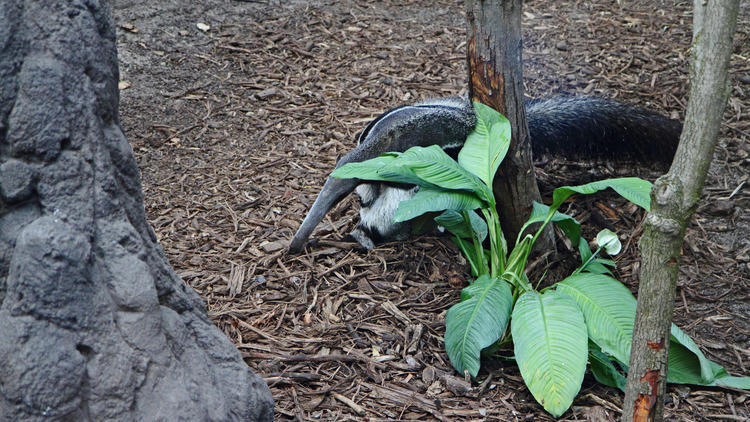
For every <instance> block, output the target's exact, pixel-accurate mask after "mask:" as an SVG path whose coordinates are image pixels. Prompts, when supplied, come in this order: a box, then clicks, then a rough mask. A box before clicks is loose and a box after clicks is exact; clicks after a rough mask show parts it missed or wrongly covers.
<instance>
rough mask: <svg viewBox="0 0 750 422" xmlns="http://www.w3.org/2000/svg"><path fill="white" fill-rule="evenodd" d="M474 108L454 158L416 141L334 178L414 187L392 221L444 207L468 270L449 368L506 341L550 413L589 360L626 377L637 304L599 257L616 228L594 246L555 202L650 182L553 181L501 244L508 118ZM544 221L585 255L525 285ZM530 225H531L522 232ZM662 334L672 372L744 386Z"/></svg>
mask: <svg viewBox="0 0 750 422" xmlns="http://www.w3.org/2000/svg"><path fill="white" fill-rule="evenodd" d="M474 109H475V111H476V115H477V125H476V127H475V129H474V131H473V132H472V133H471V134H470V135H469V136H468V138H467V139H466V142H465V144H464V146H463V148H462V150H461V152H460V153H459V155H458V162H456V161H455V160H453V159H452V158H451V157H449V156H448V155H447V154H446V153H445V152H444V151H443V150H442V149H441V148H440V147H438V146H434V145H433V146H429V147H413V148H410V149H409V150H407V151H405V152H403V153H388V154H384V155H382V156H380V157H378V158H375V159H372V160H369V161H365V162H361V163H350V164H347V165H344V166H342V167H340V168H338V169H337V170H335V171H334V172H333V173H332V176H333V177H344V178H347V177H348V178H352V177H354V178H358V179H364V180H375V181H385V182H398V183H409V184H416V185H419V186H420V188H419V190H418V191H417V193H416V194H415V195H414V197H412V198H411V199H409V200H406V201H403V202H401V204H400V205H399V207H398V210H397V212H396V216H395V220H396V221H406V220H410V219H413V218H415V217H418V216H421V215H423V214H425V213H430V212H441V214H440V215H438V216H437V217H435V222H436V223H437V224H439V225H441V226H443V227H444V228H445V229H446V230H448V231H449V232H450V233H451V234H453V240H454V241H455V243H456V244H457V245H458V247H459V248H460V249H461V251H463V253H464V254H465V255H466V257H467V260H468V261H469V263H470V266H471V272H472V274H473V275H474V276H475V277H476V279H475V280H474V281H471V282H470V284H469V286H468V287H466V288H464V289H463V290H462V291H461V300H460V302H459V303H457V304H455V305H454V306H453V307H451V308H450V309H449V310H448V312H447V314H446V332H445V348H446V351H447V353H448V356H449V358H450V360H451V363H452V364H453V367H454V368H455V369H456V370H457V371H458V372H459V373H462V374H468V375H470V376H471V377H472V378H475V377H476V376H477V375H478V373H479V369H480V356H481V354H482V352H483V351H484V350H486V349H487V348H488V347H490V346H493V345H495V344H497V343H498V342H504V341H506V340H511V339H512V341H513V350H514V354H515V360H516V362H517V363H518V366H519V368H520V371H521V375H522V377H523V379H524V381H525V383H526V385H527V387H528V388H529V390H530V391H531V393H532V395H533V396H534V398H535V399H536V400H537V401H538V402H539V403H541V404H542V406H544V408H545V409H546V410H547V411H548V412H549V413H551V414H552V415H554V416H556V417H557V416H560V415H562V414H563V413H564V412H565V411H566V410H567V409H568V408H569V407H570V405H571V403H572V402H573V399H574V398H575V396H576V395H577V394H578V391H579V390H580V387H581V383H582V382H583V377H584V374H585V371H586V367H587V363H588V364H589V368H590V370H591V372H592V374H593V375H594V377H595V379H596V380H597V381H599V382H601V383H603V384H606V385H609V386H614V387H618V388H620V389H624V385H625V378H624V377H623V375H622V374H621V373H620V371H619V370H618V369H617V367H616V366H615V363H616V364H617V365H618V366H619V367H620V368H622V369H624V370H626V369H627V368H626V364H627V362H629V354H630V344H631V338H632V331H633V322H634V319H635V307H636V300H635V298H634V297H633V295H632V294H631V293H630V291H629V290H628V289H627V288H626V287H625V286H624V285H622V284H621V283H620V282H618V281H617V280H615V279H614V278H612V277H611V272H610V270H609V268H608V267H612V266H614V261H612V260H610V259H606V258H602V257H601V256H600V253H601V252H602V251H606V252H607V253H608V254H609V255H615V254H617V253H618V252H619V250H620V241H619V239H618V238H617V235H616V234H615V233H612V232H611V231H609V230H603V231H602V232H600V233H599V234H598V235H597V239H596V240H597V245H598V248H597V249H596V250H595V251H593V252H592V251H591V250H590V249H589V245H588V243H587V242H586V241H585V240H584V241H581V226H580V224H579V223H578V222H577V221H576V220H575V219H574V218H572V217H570V216H568V215H565V214H562V213H560V212H558V208H559V207H560V206H561V205H562V203H563V202H564V201H565V200H567V199H568V198H569V197H570V196H571V195H574V194H591V193H595V192H598V191H601V190H604V189H608V188H611V189H613V190H615V191H616V192H617V193H619V194H620V195H621V196H623V197H624V198H626V199H627V200H629V201H631V202H633V203H635V204H637V205H639V206H641V207H643V208H645V209H646V210H648V209H649V205H650V196H649V195H650V191H651V183H649V182H648V181H645V180H641V179H638V178H618V179H608V180H601V181H597V182H592V183H588V184H585V185H580V186H564V187H561V188H557V189H555V191H554V193H553V197H552V203H551V204H550V205H544V204H539V203H534V204H533V208H532V213H531V216H530V217H529V219H528V221H527V222H526V224H525V225H524V226H523V228H522V230H521V233H520V234H519V235H518V238H517V239H516V242H515V245H513V247H512V249H510V250H509V249H508V245H507V243H506V241H505V238H504V236H503V231H502V228H501V226H500V220H499V217H498V214H497V210H496V200H495V197H494V194H493V191H492V181H493V178H494V176H495V173H496V171H497V169H498V167H499V165H500V163H501V162H502V160H503V158H504V157H505V154H506V153H507V151H508V147H509V145H510V124H509V122H508V120H507V119H505V117H503V116H502V115H500V114H499V113H498V112H496V111H495V110H493V109H492V108H490V107H487V106H484V105H482V104H479V103H474ZM477 210H478V211H479V213H477ZM480 214H481V217H480ZM482 217H484V218H482ZM550 222H552V223H554V224H556V225H557V226H558V227H559V228H560V229H561V230H562V231H563V232H564V233H565V235H566V236H567V237H568V238H569V239H570V240H571V242H572V244H573V245H575V246H578V250H579V252H580V255H581V260H582V264H581V266H580V267H578V268H577V269H576V270H575V271H574V272H573V274H571V275H570V276H569V277H567V278H565V279H564V280H562V281H560V282H559V283H556V284H554V285H553V286H550V287H547V288H545V289H542V290H537V288H538V284H539V283H537V286H533V285H532V283H531V282H530V281H529V279H528V277H527V275H526V272H525V269H526V263H527V260H528V257H529V254H530V253H531V249H532V247H533V245H534V243H535V241H536V240H537V238H538V237H539V235H540V234H541V233H542V231H543V230H544V228H545V227H546V226H547V225H548V224H549V223H550ZM534 225H537V226H536V228H535V230H534V231H531V232H529V231H530V229H531V228H532V226H534ZM485 243H487V244H488V245H489V250H487V249H485V247H484V244H485ZM509 322H510V331H509V332H508V323H509ZM509 334H510V336H509ZM671 334H672V335H671V338H670V341H671V343H670V354H669V373H668V380H669V381H670V382H677V383H688V384H699V385H725V386H731V387H735V388H746V389H747V388H750V379H748V378H738V377H731V376H729V375H728V374H727V372H726V371H725V370H724V368H722V367H721V366H719V365H718V364H716V363H713V362H711V361H709V360H708V359H706V357H705V356H704V355H703V353H702V352H701V351H700V349H699V348H698V347H697V346H696V344H695V343H694V342H693V341H692V339H690V338H689V337H688V336H687V335H686V334H685V333H683V332H682V331H681V330H680V329H679V328H677V326H675V325H674V324H673V325H672V333H671Z"/></svg>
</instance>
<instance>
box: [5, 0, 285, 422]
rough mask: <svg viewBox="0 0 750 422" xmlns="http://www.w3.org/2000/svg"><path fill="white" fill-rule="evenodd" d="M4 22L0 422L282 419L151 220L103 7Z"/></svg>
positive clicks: (20, 13)
mask: <svg viewBox="0 0 750 422" xmlns="http://www.w3.org/2000/svg"><path fill="white" fill-rule="evenodd" d="M0 22H2V25H0V420H2V421H6V420H8V421H10V420H13V421H15V420H71V421H73V420H74V421H87V420H95V421H103V420H135V421H141V420H149V421H159V420H200V421H219V420H221V421H225V420H243V421H246V420H250V421H253V420H271V419H272V415H273V413H272V409H273V402H272V398H271V395H270V392H269V390H268V387H267V386H266V385H265V383H264V382H263V381H262V380H261V379H260V378H259V377H258V376H257V375H255V374H254V373H252V372H251V371H250V370H249V368H248V367H247V366H246V364H245V363H244V362H243V361H242V359H241V357H240V354H239V352H238V351H237V350H236V349H235V348H234V346H233V345H232V344H231V342H230V341H229V339H227V338H226V337H225V336H224V334H223V333H221V332H220V331H219V330H218V329H217V328H216V327H214V326H213V325H212V324H211V322H210V321H209V320H208V318H207V316H206V313H205V308H204V305H203V303H202V302H201V300H200V298H199V297H198V295H197V294H196V293H195V292H194V291H192V290H191V289H189V288H188V287H186V286H185V284H184V283H183V282H182V281H181V280H180V279H179V278H178V277H177V276H176V275H175V273H174V272H173V270H172V268H171V267H170V266H169V264H168V263H167V260H166V258H165V256H164V254H163V252H162V250H161V248H160V247H159V245H158V243H157V241H156V236H155V234H154V232H153V230H152V229H151V227H150V226H149V224H148V223H147V221H146V217H145V214H144V209H143V200H142V193H141V184H140V179H139V174H138V169H137V167H136V162H135V160H134V157H133V154H132V151H131V149H130V146H129V145H128V143H127V141H126V139H125V137H124V136H123V134H122V131H121V129H120V125H119V116H118V88H117V83H118V67H117V55H116V51H115V31H114V27H113V25H112V23H111V19H110V17H109V10H108V7H107V5H106V4H105V3H103V2H102V1H101V0H68V1H60V2H57V1H55V2H50V1H45V0H36V1H34V0H26V1H22V0H17V1H16V0H10V1H8V0H6V1H2V2H0Z"/></svg>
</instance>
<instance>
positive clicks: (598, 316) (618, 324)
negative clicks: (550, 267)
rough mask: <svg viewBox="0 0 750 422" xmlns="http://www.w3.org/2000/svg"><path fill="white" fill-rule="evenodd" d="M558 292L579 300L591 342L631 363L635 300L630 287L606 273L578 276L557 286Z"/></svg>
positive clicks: (619, 358)
mask: <svg viewBox="0 0 750 422" xmlns="http://www.w3.org/2000/svg"><path fill="white" fill-rule="evenodd" d="M557 291H558V292H560V293H563V294H566V295H568V296H570V297H571V298H573V300H575V301H576V303H577V304H578V307H579V308H580V309H581V311H582V312H583V317H584V318H585V319H586V327H587V329H588V335H589V338H591V341H593V342H594V343H596V344H597V345H598V346H599V347H600V348H601V349H602V351H603V352H604V353H607V354H609V355H611V356H614V357H615V359H617V360H619V361H620V362H625V363H627V362H629V361H630V344H631V341H632V336H633V322H634V321H635V307H636V300H635V297H633V294H632V293H630V290H628V288H627V287H625V286H624V285H623V284H622V283H620V282H619V281H617V280H615V279H613V278H612V277H609V276H606V275H603V274H593V273H579V274H576V275H572V276H570V277H568V278H566V279H565V280H563V281H561V282H560V283H558V284H557Z"/></svg>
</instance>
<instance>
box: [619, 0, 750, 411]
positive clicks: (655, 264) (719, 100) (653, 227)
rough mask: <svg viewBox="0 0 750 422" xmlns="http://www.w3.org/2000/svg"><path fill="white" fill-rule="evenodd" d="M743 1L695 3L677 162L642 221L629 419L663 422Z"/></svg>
mask: <svg viewBox="0 0 750 422" xmlns="http://www.w3.org/2000/svg"><path fill="white" fill-rule="evenodd" d="M738 7H739V0H716V1H710V2H705V1H702V0H696V1H695V2H694V8H695V12H694V16H695V20H694V22H693V25H694V31H693V34H694V37H693V48H692V51H693V57H692V60H691V74H690V100H689V103H688V108H687V113H686V116H685V126H684V128H683V131H682V136H681V138H680V145H679V147H678V148H677V153H676V154H675V158H674V161H673V162H672V167H671V168H670V169H669V172H668V173H667V174H666V175H664V176H663V177H661V178H659V179H658V180H657V181H656V183H655V184H654V188H653V191H652V193H651V212H649V214H648V215H647V217H646V220H645V222H644V226H643V236H642V237H641V240H640V243H639V246H640V249H641V254H642V258H641V260H642V265H641V276H640V286H639V289H638V307H637V310H636V319H635V326H634V329H633V345H632V348H631V353H630V365H629V367H630V370H629V373H628V382H627V387H626V389H625V401H624V404H623V416H622V421H623V422H631V421H644V422H645V421H661V420H662V419H663V412H664V392H665V390H666V378H667V376H666V375H667V355H668V353H669V327H670V325H671V322H672V311H673V306H674V298H675V284H676V282H677V273H678V264H679V260H680V254H681V249H682V242H683V237H684V235H685V227H686V226H687V223H688V222H689V221H690V217H691V216H692V215H693V212H694V211H695V208H696V206H697V203H698V199H699V198H700V195H701V192H702V191H703V185H704V183H705V181H706V173H707V171H708V166H709V164H710V163H711V158H712V157H713V151H714V147H715V146H716V139H717V136H718V134H719V127H720V125H721V117H722V114H723V112H724V108H725V106H726V101H727V97H728V95H729V85H728V83H727V69H728V67H729V58H730V55H731V54H732V39H733V37H734V31H735V25H736V22H737V11H738Z"/></svg>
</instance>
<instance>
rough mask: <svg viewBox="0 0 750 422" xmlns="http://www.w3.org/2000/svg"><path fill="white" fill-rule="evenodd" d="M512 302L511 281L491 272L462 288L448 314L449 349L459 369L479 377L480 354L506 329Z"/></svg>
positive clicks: (446, 327)
mask: <svg viewBox="0 0 750 422" xmlns="http://www.w3.org/2000/svg"><path fill="white" fill-rule="evenodd" d="M512 303H513V295H512V293H511V291H510V287H509V286H508V283H506V282H505V281H503V280H500V279H498V278H492V277H490V276H487V275H484V276H481V277H479V278H478V279H476V280H475V281H474V282H473V283H472V284H471V285H469V286H468V287H466V288H464V289H463V290H462V291H461V302H459V303H457V304H455V305H453V306H452V307H451V308H450V309H448V312H447V314H446V315H445V350H446V352H448V357H449V358H450V360H451V363H452V364H453V367H454V368H456V371H458V372H459V373H461V374H463V373H464V371H465V370H466V371H468V372H469V375H471V376H472V377H476V376H477V374H478V373H479V356H480V353H481V351H482V349H484V348H485V347H488V346H490V345H491V344H493V343H494V342H496V341H498V340H499V339H500V337H501V336H502V335H503V333H504V332H505V328H506V327H507V325H508V318H509V317H510V308H511V305H512Z"/></svg>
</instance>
